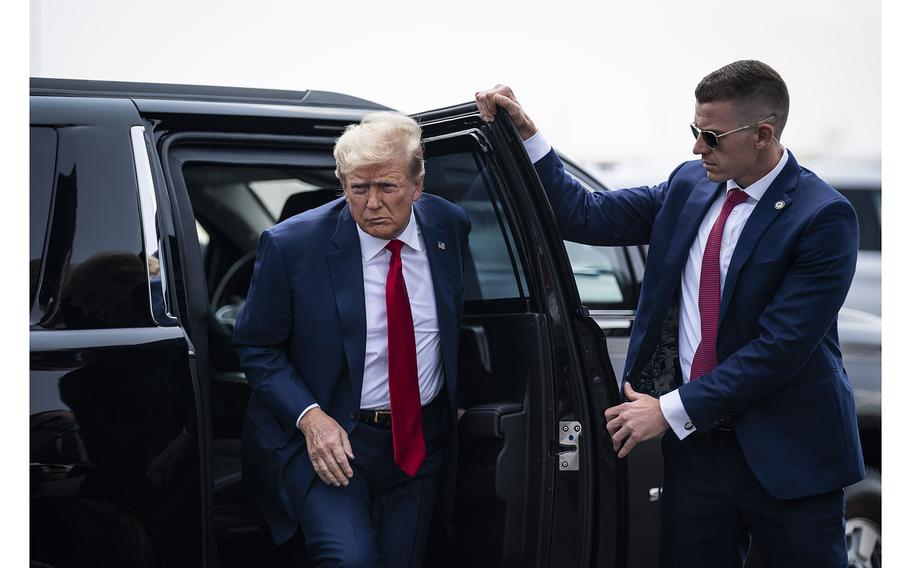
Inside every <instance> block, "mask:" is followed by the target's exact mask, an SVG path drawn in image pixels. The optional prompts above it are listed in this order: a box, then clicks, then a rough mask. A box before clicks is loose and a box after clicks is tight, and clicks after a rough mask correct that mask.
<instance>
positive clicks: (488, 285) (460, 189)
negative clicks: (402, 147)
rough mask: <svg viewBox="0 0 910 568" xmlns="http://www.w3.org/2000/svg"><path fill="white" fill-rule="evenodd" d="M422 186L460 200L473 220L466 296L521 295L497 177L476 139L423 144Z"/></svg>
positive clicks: (521, 285) (522, 286)
mask: <svg viewBox="0 0 910 568" xmlns="http://www.w3.org/2000/svg"><path fill="white" fill-rule="evenodd" d="M425 158H426V172H427V173H426V180H425V183H424V187H425V191H427V192H428V193H433V194H435V195H439V196H441V197H443V198H445V199H447V200H449V201H451V202H452V203H455V204H457V205H460V206H461V207H462V208H463V209H464V210H465V212H466V213H467V214H468V217H469V218H470V220H471V235H470V240H469V252H470V258H468V259H466V263H465V264H466V266H465V292H464V299H465V301H471V300H497V299H516V298H525V297H526V296H527V294H526V283H525V277H524V271H523V269H522V268H521V265H520V262H519V260H518V256H517V254H516V249H515V242H514V239H513V237H512V231H511V229H510V228H509V225H508V223H507V221H506V219H505V216H504V215H503V211H502V208H501V206H500V204H499V198H498V195H499V194H500V192H499V189H498V185H497V184H498V182H497V181H496V179H494V177H493V175H492V174H491V170H490V168H488V167H487V163H486V158H485V156H484V155H483V153H482V151H481V149H480V147H479V145H478V144H477V141H476V140H475V139H474V138H473V137H471V136H458V137H455V138H448V139H444V140H437V141H430V142H428V143H427V145H426V156H425Z"/></svg>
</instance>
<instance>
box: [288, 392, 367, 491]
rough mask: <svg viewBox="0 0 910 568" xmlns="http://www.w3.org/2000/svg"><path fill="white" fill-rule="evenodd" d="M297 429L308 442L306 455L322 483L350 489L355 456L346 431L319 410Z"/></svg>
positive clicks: (299, 424) (312, 413)
mask: <svg viewBox="0 0 910 568" xmlns="http://www.w3.org/2000/svg"><path fill="white" fill-rule="evenodd" d="M297 427H298V428H299V429H300V431H301V432H303V435H304V437H305V438H306V451H307V453H308V454H309V455H310V462H311V463H312V464H313V469H314V470H316V475H318V476H319V479H321V480H323V481H324V482H326V483H328V484H329V485H334V486H335V487H339V486H341V485H345V486H347V484H348V479H350V478H351V477H353V476H354V470H353V469H351V464H350V463H348V460H349V459H354V452H353V451H352V450H351V442H350V441H349V440H348V433H347V432H345V431H344V428H342V427H341V426H339V425H338V422H335V420H334V419H333V418H332V417H331V416H329V415H328V414H326V413H325V412H323V411H322V409H321V408H318V407H317V408H313V409H312V410H310V411H309V412H307V413H306V414H304V415H303V418H301V419H300V422H299V423H298V424H297Z"/></svg>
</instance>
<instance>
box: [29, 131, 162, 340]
mask: <svg viewBox="0 0 910 568" xmlns="http://www.w3.org/2000/svg"><path fill="white" fill-rule="evenodd" d="M40 130H41V131H46V130H48V129H45V128H41V129H40ZM54 132H55V133H56V139H57V144H56V148H57V154H56V159H55V160H53V166H52V167H50V170H51V171H52V174H51V177H52V179H53V189H52V190H51V193H52V195H53V197H52V198H50V202H51V206H50V208H49V216H48V221H47V225H46V226H47V238H46V239H45V245H44V249H43V252H42V253H41V261H40V263H41V275H40V283H39V287H38V289H37V290H36V291H35V301H34V304H33V306H32V311H31V317H30V323H31V325H36V326H40V327H44V328H47V329H93V328H119V327H133V326H150V325H154V321H153V320H152V318H151V296H150V290H149V275H150V274H151V275H152V276H156V275H157V261H155V260H154V259H152V260H151V261H149V262H148V263H147V261H146V257H145V252H144V251H143V242H142V228H141V221H140V212H139V196H138V189H137V185H136V169H135V166H134V165H133V155H132V146H131V144H130V139H129V130H128V129H118V128H113V127H110V128H108V127H107V126H106V125H99V126H97V127H92V128H85V127H80V126H61V127H57V128H55V129H54ZM41 137H43V138H41ZM36 141H37V143H38V145H39V148H40V147H41V145H42V144H46V143H47V142H48V140H47V137H46V135H44V134H39V137H33V139H32V143H33V144H35V142H36ZM41 162H45V164H50V163H51V161H50V159H49V158H48V157H47V153H46V152H45V155H44V157H43V158H42V157H40V152H39V153H38V154H37V159H36V156H35V155H33V157H32V169H33V171H34V169H35V168H36V167H37V168H39V169H40V168H41V167H42V166H40V165H39V164H40V163H41ZM47 177H48V174H47V170H45V171H44V172H43V173H42V174H41V175H39V176H38V177H35V176H34V175H33V180H32V183H33V184H34V183H35V182H36V181H37V182H38V183H39V184H42V183H44V184H46V185H45V187H48V186H49V185H50V182H48V181H47ZM42 179H43V181H42ZM45 191H46V190H45ZM41 193H42V190H41V189H38V190H37V191H35V190H33V191H32V195H35V194H38V195H40V194H41ZM39 203H40V202H39V201H38V200H34V201H33V203H32V216H33V219H34V217H35V216H36V215H37V216H38V217H39V222H38V224H37V226H39V227H40V226H41V223H40V215H39V214H38V209H39V208H43V209H45V210H48V207H47V206H46V205H38V204H39ZM34 225H35V223H34V222H33V229H35V228H36V227H35V226H34Z"/></svg>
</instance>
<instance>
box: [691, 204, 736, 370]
mask: <svg viewBox="0 0 910 568" xmlns="http://www.w3.org/2000/svg"><path fill="white" fill-rule="evenodd" d="M747 197H748V195H747V194H746V192H744V191H743V190H741V189H731V190H730V191H729V192H728V193H727V199H726V201H724V206H723V208H721V210H720V215H719V216H718V217H717V221H715V222H714V226H713V227H711V233H710V234H709V235H708V244H707V245H705V254H704V256H702V258H701V278H700V279H699V281H698V312H699V315H700V316H701V343H699V344H698V349H696V350H695V357H693V358H692V370H691V371H690V372H689V380H690V381H694V380H695V379H697V378H698V377H700V376H702V375H704V374H706V373H710V372H711V371H713V370H714V368H715V367H717V323H718V322H717V320H718V318H719V317H720V243H721V241H722V240H723V237H724V225H726V224H727V217H729V216H730V213H731V212H732V211H733V208H734V207H736V206H737V205H739V204H740V203H742V202H744V201H745V200H746V198H747Z"/></svg>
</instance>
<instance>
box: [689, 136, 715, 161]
mask: <svg viewBox="0 0 910 568" xmlns="http://www.w3.org/2000/svg"><path fill="white" fill-rule="evenodd" d="M710 151H711V147H710V146H708V145H707V144H705V140H704V138H702V137H701V134H699V135H698V138H696V139H695V144H694V145H693V146H692V153H693V154H698V155H700V156H702V155H704V154H707V153H708V152H710Z"/></svg>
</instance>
